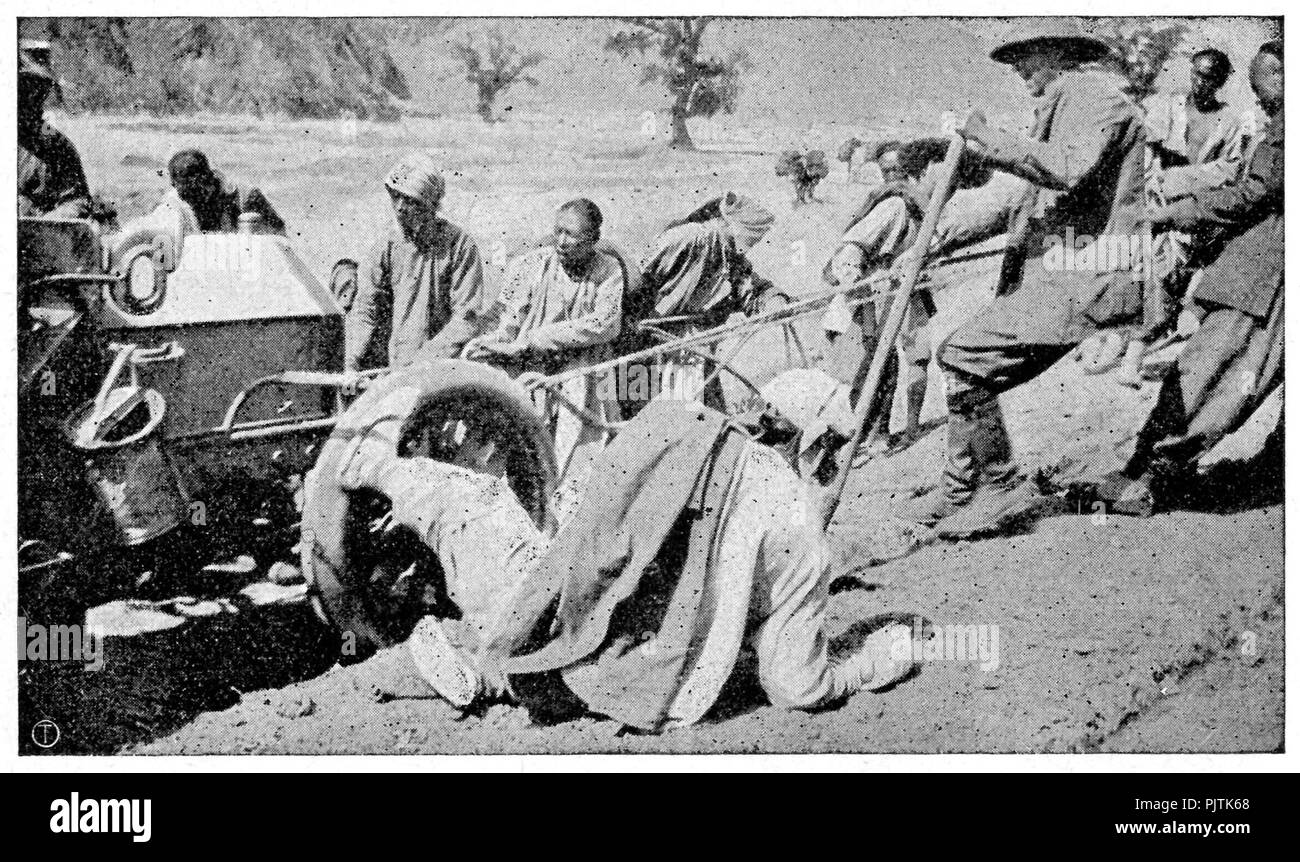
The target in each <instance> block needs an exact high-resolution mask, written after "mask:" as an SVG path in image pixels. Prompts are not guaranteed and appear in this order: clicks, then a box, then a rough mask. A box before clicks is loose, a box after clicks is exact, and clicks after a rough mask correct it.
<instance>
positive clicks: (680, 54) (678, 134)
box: [605, 17, 749, 150]
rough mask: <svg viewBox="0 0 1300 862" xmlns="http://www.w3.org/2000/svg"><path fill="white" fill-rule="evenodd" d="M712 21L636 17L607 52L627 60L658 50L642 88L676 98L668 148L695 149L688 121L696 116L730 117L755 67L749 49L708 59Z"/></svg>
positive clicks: (612, 38) (614, 38)
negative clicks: (745, 75) (743, 80)
mask: <svg viewBox="0 0 1300 862" xmlns="http://www.w3.org/2000/svg"><path fill="white" fill-rule="evenodd" d="M713 20H714V19H713V18H712V17H700V18H633V19H632V20H631V24H632V26H633V27H634V28H636V29H633V30H622V31H620V32H618V33H615V34H614V35H613V36H610V37H609V39H608V40H606V42H605V49H606V50H608V51H613V52H615V53H616V54H618V55H619V56H620V57H622V58H623V59H625V60H626V59H632V57H633V56H634V55H635V56H639V57H644V56H646V55H647V54H648V53H650V52H651V51H652V50H653V51H654V52H655V53H656V54H658V56H659V60H658V62H651V63H646V64H645V66H644V68H643V70H642V74H641V83H642V84H651V83H656V82H661V83H663V84H664V85H665V86H666V87H667V89H668V95H669V97H670V98H671V99H672V107H671V109H670V110H671V114H672V121H673V137H672V140H671V141H669V143H668V146H670V147H674V148H680V149H687V150H690V149H694V148H695V142H694V141H692V140H691V133H690V130H689V129H688V128H687V127H686V121H687V120H688V119H689V118H691V117H712V116H713V115H715V114H717V113H718V112H720V111H721V112H723V113H727V114H730V113H731V112H732V111H734V110H735V108H736V99H737V97H738V96H739V95H740V73H741V72H742V71H744V70H745V69H747V68H749V57H748V55H747V54H746V53H745V52H744V50H743V49H737V50H736V51H733V52H732V53H731V54H730V55H729V56H728V57H726V58H725V59H719V58H717V57H702V56H701V53H702V42H703V39H704V31H705V30H706V29H707V28H708V26H709V24H710V22H712V21H713Z"/></svg>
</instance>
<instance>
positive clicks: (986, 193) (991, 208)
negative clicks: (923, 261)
mask: <svg viewBox="0 0 1300 862" xmlns="http://www.w3.org/2000/svg"><path fill="white" fill-rule="evenodd" d="M1028 191H1029V185H1028V184H1027V183H1026V182H1025V181H1024V180H1022V179H1020V178H1019V177H1013V176H1011V175H1010V174H1003V173H999V174H995V175H994V176H993V179H992V180H990V181H989V183H988V185H985V186H981V187H980V188H975V189H958V190H957V191H955V192H953V193H952V197H950V198H949V199H948V203H947V204H946V205H945V206H944V208H943V213H942V214H941V215H940V217H939V224H938V225H937V226H936V228H935V237H934V239H933V240H932V241H931V251H932V252H933V253H936V254H949V253H952V252H954V251H957V250H958V249H962V248H965V247H967V246H971V245H975V244H976V243H980V242H984V241H985V240H987V239H992V238H993V237H995V236H998V235H999V234H1004V233H1006V232H1007V229H1008V226H1009V225H1010V223H1011V214H1012V212H1014V210H1015V208H1016V206H1017V205H1018V204H1019V202H1020V201H1021V200H1022V199H1023V198H1024V196H1025V194H1026V193H1027V192H1028Z"/></svg>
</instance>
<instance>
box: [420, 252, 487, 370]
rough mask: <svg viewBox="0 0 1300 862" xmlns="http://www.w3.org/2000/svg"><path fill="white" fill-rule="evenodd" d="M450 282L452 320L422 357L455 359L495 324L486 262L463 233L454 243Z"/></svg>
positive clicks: (429, 345) (425, 349)
mask: <svg viewBox="0 0 1300 862" xmlns="http://www.w3.org/2000/svg"><path fill="white" fill-rule="evenodd" d="M450 258H451V260H450V262H449V264H448V266H447V276H446V277H447V282H448V284H450V285H451V319H450V320H448V321H447V325H446V326H444V327H443V328H442V329H440V330H439V331H438V334H437V335H435V336H433V338H430V339H429V340H428V341H426V342H425V344H424V346H423V347H421V348H420V352H421V353H422V354H429V355H433V356H442V357H447V358H455V357H457V356H459V355H460V352H461V350H462V349H464V347H465V345H466V344H467V343H468V342H469V340H470V339H471V338H473V337H474V336H476V335H479V334H480V333H482V332H483V331H484V330H485V329H487V328H488V326H489V325H490V323H491V320H492V302H491V301H490V299H489V297H488V295H487V291H486V290H485V289H484V286H483V260H482V258H480V257H479V253H478V245H477V244H475V242H474V240H473V238H472V237H471V236H470V235H469V234H467V233H464V232H461V233H460V234H459V235H458V236H457V237H456V239H455V241H454V242H453V243H452V247H451V250H450Z"/></svg>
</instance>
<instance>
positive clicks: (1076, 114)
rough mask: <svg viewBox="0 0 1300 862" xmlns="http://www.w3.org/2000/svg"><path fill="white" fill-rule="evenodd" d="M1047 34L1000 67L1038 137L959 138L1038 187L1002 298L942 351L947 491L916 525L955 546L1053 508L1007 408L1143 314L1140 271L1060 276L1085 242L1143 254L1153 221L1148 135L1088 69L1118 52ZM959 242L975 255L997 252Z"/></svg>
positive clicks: (1013, 234) (965, 131) (1080, 34)
mask: <svg viewBox="0 0 1300 862" xmlns="http://www.w3.org/2000/svg"><path fill="white" fill-rule="evenodd" d="M1048 26H1050V27H1052V28H1053V29H1050V30H1049V29H1044V25H1042V24H1039V25H1038V29H1037V30H1036V31H1030V32H1022V33H1020V34H1018V35H1016V36H1015V37H1014V38H1012V39H1010V40H1008V41H1007V42H1006V43H1005V44H1003V45H1002V46H1001V47H999V48H998V49H997V50H995V51H994V52H993V53H992V57H993V59H994V60H996V61H997V62H999V63H1006V64H1008V65H1010V66H1012V67H1013V68H1014V69H1015V71H1016V74H1018V75H1019V76H1020V77H1021V78H1022V79H1023V80H1024V82H1025V85H1026V86H1027V87H1028V89H1029V92H1030V94H1031V95H1033V96H1034V97H1035V98H1037V99H1038V105H1037V108H1036V111H1035V122H1034V126H1033V129H1032V131H1031V132H1030V134H1029V135H1028V136H1025V135H1022V134H1014V133H1008V132H1004V131H1000V130H996V129H993V128H991V127H990V126H989V125H988V124H987V123H986V121H985V119H984V115H983V114H982V113H980V112H978V111H976V112H973V113H972V114H971V116H970V117H969V118H968V119H967V121H966V123H965V126H964V127H963V128H962V129H960V130H959V131H960V133H961V134H962V135H963V137H965V138H966V140H967V142H968V145H969V146H970V147H971V148H973V149H974V150H976V151H977V152H978V153H979V154H981V155H982V156H983V157H984V158H985V159H986V160H987V161H988V162H989V163H991V165H992V166H993V167H994V168H997V169H998V170H1002V171H1005V172H1007V173H1010V174H1013V175H1015V176H1017V177H1019V178H1021V179H1022V180H1024V181H1026V187H1025V192H1024V194H1023V195H1022V196H1021V197H1020V198H1019V200H1016V201H1014V202H1012V203H1011V205H1010V206H1009V207H1008V208H1007V209H1006V210H1005V216H1006V219H1005V221H1002V225H1003V227H1004V229H1006V230H1007V231H1008V238H1007V252H1006V256H1005V259H1004V261H1003V268H1002V273H1001V278H1000V281H999V284H998V289H997V296H996V297H995V298H994V299H993V301H992V302H991V303H990V304H989V305H988V307H987V308H985V310H984V311H982V312H981V313H979V314H977V315H975V316H974V317H973V318H972V319H970V320H968V321H967V322H966V323H964V324H962V325H961V326H960V327H958V328H957V330H956V331H955V332H953V334H952V335H951V336H949V338H948V339H947V340H946V341H945V342H944V344H943V345H942V346H941V347H940V348H939V351H938V361H939V364H940V367H941V368H942V369H943V371H944V374H945V377H946V379H947V384H948V411H949V417H948V454H947V463H946V466H945V469H944V473H943V482H942V484H941V487H940V488H938V489H936V491H935V492H934V493H933V494H932V495H931V496H930V497H929V498H927V499H926V500H925V502H924V504H923V505H922V506H921V507H920V509H919V510H918V511H917V512H915V513H914V516H915V520H917V521H919V522H921V523H923V524H926V525H927V526H934V527H935V528H936V531H937V532H938V534H939V535H940V536H944V537H949V538H960V537H968V536H972V535H976V534H980V533H985V532H991V531H994V530H997V529H999V528H1000V527H1002V526H1003V525H1005V524H1006V523H1007V522H1008V521H1009V520H1011V519H1013V518H1016V517H1019V516H1022V515H1024V514H1026V513H1027V512H1028V511H1030V510H1032V509H1033V508H1034V507H1035V505H1036V504H1037V502H1038V500H1039V499H1040V498H1039V496H1038V493H1037V488H1036V486H1035V485H1034V484H1033V483H1032V482H1031V481H1026V480H1025V479H1024V478H1023V476H1022V475H1021V473H1020V471H1019V469H1018V468H1017V466H1016V464H1015V461H1014V460H1013V458H1012V452H1011V441H1010V438H1009V436H1008V434H1007V429H1006V426H1005V423H1004V422H1003V418H1002V413H1001V410H1000V408H999V405H998V397H999V396H1000V395H1001V394H1002V393H1003V392H1006V391H1007V390H1009V389H1011V388H1013V387H1016V386H1019V385H1020V384H1022V383H1025V382H1027V381H1029V380H1031V379H1033V378H1034V377H1036V376H1038V375H1039V374H1041V373H1042V372H1043V371H1045V370H1047V368H1049V367H1050V366H1051V365H1053V364H1054V363H1055V362H1056V361H1057V360H1059V359H1060V358H1061V357H1063V356H1065V354H1066V353H1068V352H1069V351H1070V350H1071V349H1072V348H1073V347H1074V346H1076V345H1077V344H1079V343H1080V342H1082V341H1083V340H1084V339H1085V338H1087V337H1088V336H1089V335H1091V334H1093V333H1095V332H1096V331H1098V329H1100V328H1102V327H1108V326H1114V325H1117V324H1121V323H1126V322H1130V321H1131V320H1132V319H1133V318H1134V317H1135V316H1136V314H1137V313H1138V312H1139V311H1140V309H1141V301H1142V292H1141V278H1140V276H1135V267H1136V266H1137V264H1136V263H1133V262H1129V264H1130V265H1128V266H1122V267H1120V268H1122V269H1123V271H1117V268H1116V267H1114V266H1110V265H1107V266H1105V267H1102V266H1098V265H1097V259H1096V255H1095V252H1096V249H1094V255H1092V256H1090V257H1085V256H1083V255H1082V254H1081V255H1080V256H1079V258H1078V260H1079V262H1080V264H1081V265H1079V266H1061V265H1059V258H1060V257H1061V255H1059V254H1058V255H1056V256H1055V257H1053V256H1052V255H1051V254H1049V252H1050V251H1051V250H1052V249H1053V248H1056V249H1058V250H1059V248H1060V245H1061V244H1062V243H1067V244H1068V243H1071V242H1079V241H1081V239H1076V238H1085V237H1103V236H1118V237H1120V238H1121V241H1122V242H1123V244H1124V245H1125V247H1126V248H1128V247H1130V243H1129V242H1128V239H1129V238H1131V237H1132V236H1134V235H1136V234H1137V232H1138V226H1137V221H1138V218H1139V215H1140V212H1141V209H1140V208H1141V202H1142V153H1143V128H1142V116H1141V112H1140V111H1139V109H1138V108H1137V106H1135V105H1134V104H1133V102H1132V101H1131V100H1130V99H1129V98H1128V97H1127V96H1126V95H1125V94H1124V93H1123V92H1122V90H1121V83H1120V82H1119V81H1118V80H1117V79H1116V78H1115V77H1114V76H1111V75H1107V74H1103V73H1101V72H1099V71H1095V70H1089V69H1086V68H1084V67H1085V66H1086V65H1087V64H1089V63H1094V62H1097V61H1099V60H1102V59H1104V58H1105V57H1106V56H1107V55H1108V54H1109V48H1108V47H1107V45H1106V44H1105V43H1104V42H1102V41H1101V40H1099V39H1097V38H1095V37H1093V36H1091V35H1089V34H1088V33H1086V32H1085V31H1084V30H1083V29H1082V28H1081V27H1080V26H1079V25H1077V24H1076V25H1071V24H1060V23H1052V24H1050V25H1048ZM985 215H987V214H985ZM983 221H985V222H992V223H996V222H997V221H999V220H996V219H995V220H989V219H983ZM957 233H959V234H961V235H962V236H963V238H964V240H965V242H972V241H978V240H979V239H982V238H986V237H982V236H980V235H979V234H978V233H977V232H965V233H964V234H962V233H961V232H957ZM986 235H987V233H986ZM941 250H942V251H950V250H951V249H950V248H944V249H941ZM1121 263H1122V262H1121Z"/></svg>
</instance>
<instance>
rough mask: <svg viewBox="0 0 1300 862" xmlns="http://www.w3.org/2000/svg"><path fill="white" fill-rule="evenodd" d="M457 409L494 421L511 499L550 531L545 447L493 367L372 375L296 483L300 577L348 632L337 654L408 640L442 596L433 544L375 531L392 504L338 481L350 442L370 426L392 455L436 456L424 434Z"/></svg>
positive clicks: (528, 407) (448, 366)
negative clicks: (299, 488) (300, 487)
mask: <svg viewBox="0 0 1300 862" xmlns="http://www.w3.org/2000/svg"><path fill="white" fill-rule="evenodd" d="M458 418H472V419H474V420H475V422H476V423H478V424H480V426H481V427H489V428H492V429H494V433H493V434H492V440H493V441H494V442H495V443H496V445H497V447H498V448H499V449H501V450H503V451H504V453H505V463H506V471H507V472H506V475H507V477H508V479H509V482H510V486H511V488H512V489H513V490H514V492H515V496H516V497H518V498H519V501H520V503H522V504H523V506H524V508H525V510H526V511H528V513H529V514H530V515H531V516H532V518H533V520H534V522H535V523H536V524H537V526H538V528H539V529H541V530H543V531H549V530H551V529H552V528H553V518H552V514H551V511H550V505H551V494H552V492H553V491H554V488H555V451H554V445H553V443H552V441H551V438H550V435H549V434H548V433H547V430H546V427H545V425H544V424H543V422H542V419H541V417H540V416H539V415H538V414H537V412H536V411H535V409H534V408H533V405H532V400H531V399H530V397H529V396H528V394H527V393H526V392H525V391H524V389H523V388H522V387H521V386H519V385H518V384H517V383H515V382H514V381H513V380H511V379H510V378H509V377H507V376H506V375H505V374H503V373H502V372H500V371H498V370H496V369H494V368H490V367H488V366H486V365H483V364H480V363H477V362H468V361H464V360H455V359H445V360H431V361H427V362H422V363H420V364H417V365H411V366H408V367H406V368H403V369H401V370H400V371H397V372H394V373H392V374H389V375H387V376H385V377H382V378H379V379H378V380H376V381H375V382H374V383H373V384H372V385H371V386H370V387H369V388H367V390H366V391H365V392H364V393H363V394H362V395H361V397H359V398H358V399H357V400H356V402H354V403H353V404H352V406H351V407H350V408H349V409H348V410H347V411H346V412H345V413H344V414H343V416H342V417H341V418H340V419H339V422H338V424H337V425H336V426H335V428H334V431H333V433H332V434H331V435H330V437H329V439H328V440H327V441H326V443H325V445H324V447H323V448H322V449H321V454H320V457H319V458H318V459H317V461H316V464H315V466H314V467H313V468H312V469H311V471H310V472H309V473H308V474H307V478H306V482H305V485H304V498H303V519H302V542H301V546H300V549H301V557H302V563H303V574H304V575H306V577H307V578H308V582H309V584H310V585H311V594H312V598H313V603H314V604H315V606H316V609H317V612H318V613H320V614H321V615H322V616H323V617H324V618H325V620H326V622H328V623H330V624H332V625H333V626H335V627H336V628H338V629H339V630H340V631H341V632H343V633H345V635H350V637H347V639H346V640H345V642H344V644H343V646H344V650H343V656H342V659H343V660H344V661H345V662H346V661H349V660H353V661H357V660H361V659H363V658H365V657H366V656H368V655H370V654H371V653H372V652H373V651H374V650H375V649H378V648H381V647H386V646H391V645H393V644H397V643H401V642H402V641H404V640H406V638H407V636H409V635H410V633H411V629H412V628H413V627H414V625H415V623H416V622H417V621H418V620H419V619H420V617H421V616H423V615H424V614H425V613H427V612H428V611H429V610H430V608H431V604H436V601H433V600H431V597H437V596H445V591H444V590H445V585H443V584H442V578H441V569H440V567H439V566H438V562H437V558H436V556H435V555H434V553H433V551H432V550H431V549H429V548H427V547H425V546H424V545H423V543H422V542H421V541H420V540H419V539H418V538H416V537H415V536H414V534H413V533H411V532H410V531H407V530H404V529H398V530H381V529H378V527H377V525H381V524H382V523H383V520H384V516H385V514H386V512H387V510H388V509H389V508H391V502H390V501H388V500H387V499H386V498H384V497H383V496H382V495H380V494H377V493H372V492H365V491H362V492H352V491H345V490H344V489H343V488H342V487H341V486H340V482H339V472H340V468H341V467H342V466H343V465H342V459H343V458H344V457H345V455H346V453H347V451H348V449H349V443H350V441H351V440H352V439H353V438H354V436H355V434H357V433H364V429H367V428H374V430H375V431H377V432H378V433H380V434H383V435H384V436H385V437H387V438H388V439H390V440H398V441H399V442H398V444H397V447H396V452H395V453H394V454H396V455H398V456H399V457H402V456H407V457H409V456H413V455H424V456H428V457H435V458H436V457H440V455H443V456H445V454H446V453H440V452H439V451H433V450H431V449H430V448H429V447H430V445H431V444H430V441H431V440H433V439H434V438H435V437H440V436H442V435H441V434H440V432H441V429H443V428H444V427H445V425H446V423H447V422H449V421H451V422H454V421H456V420H457V419H458ZM377 422H378V423H379V424H378V425H376V423H377ZM390 422H391V423H394V424H396V425H397V426H398V427H397V428H393V427H392V425H389V424H388V423H390ZM349 646H354V647H355V649H352V650H349V649H348V647H349Z"/></svg>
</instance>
